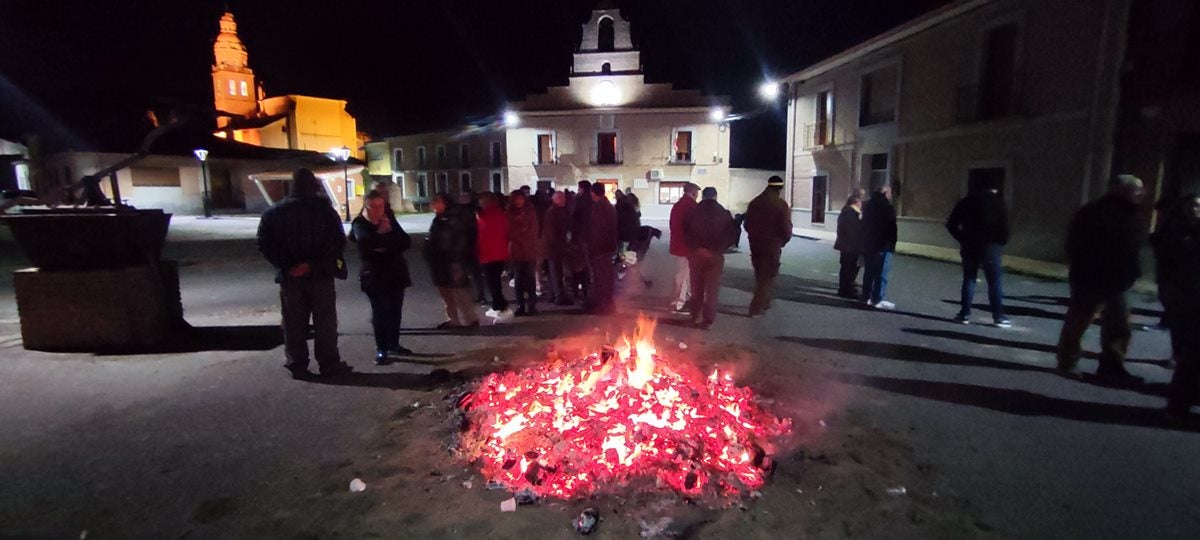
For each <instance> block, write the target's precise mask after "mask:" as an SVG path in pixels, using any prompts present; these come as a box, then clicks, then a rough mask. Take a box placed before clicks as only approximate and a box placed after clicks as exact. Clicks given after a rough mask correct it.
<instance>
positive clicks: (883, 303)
mask: <svg viewBox="0 0 1200 540" xmlns="http://www.w3.org/2000/svg"><path fill="white" fill-rule="evenodd" d="M875 309H886V310H889V311H890V310H893V309H896V304H893V303H891V302H888V301H887V300H880V301H879V303H877V304H875Z"/></svg>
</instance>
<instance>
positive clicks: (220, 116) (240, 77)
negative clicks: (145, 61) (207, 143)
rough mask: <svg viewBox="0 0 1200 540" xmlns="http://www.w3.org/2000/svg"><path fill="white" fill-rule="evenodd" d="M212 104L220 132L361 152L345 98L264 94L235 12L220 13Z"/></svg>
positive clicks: (279, 144)
mask: <svg viewBox="0 0 1200 540" xmlns="http://www.w3.org/2000/svg"><path fill="white" fill-rule="evenodd" d="M213 57H214V63H213V66H212V79H213V105H214V107H215V108H216V110H217V130H218V131H217V133H216V135H217V136H218V137H224V138H229V139H233V140H236V141H239V142H245V143H249V144H254V145H258V146H266V147H269V148H287V149H290V150H310V151H315V152H328V151H330V150H332V149H335V148H342V147H345V148H349V149H350V155H351V156H354V157H362V146H363V145H362V141H361V138H360V136H359V134H358V125H357V122H356V121H355V119H354V117H353V116H351V115H350V113H349V112H347V111H346V101H345V100H340V99H329V98H321V97H313V96H299V95H291V94H289V95H284V96H277V97H266V92H265V91H264V90H263V88H262V86H261V85H259V84H257V83H256V81H255V80H254V70H252V69H250V64H249V53H248V52H247V51H246V47H245V45H243V44H242V40H241V39H240V38H239V37H238V34H237V22H236V21H235V20H234V18H233V14H232V13H228V12H227V13H225V15H224V16H222V17H221V22H220V33H219V34H218V35H217V39H216V41H215V42H214V43H213Z"/></svg>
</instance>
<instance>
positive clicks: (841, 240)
mask: <svg viewBox="0 0 1200 540" xmlns="http://www.w3.org/2000/svg"><path fill="white" fill-rule="evenodd" d="M862 243H863V239H862V214H861V213H860V212H859V211H858V210H856V209H855V208H854V207H853V206H850V205H848V204H847V205H846V206H843V207H842V211H841V213H839V214H838V221H837V239H836V240H834V241H833V249H836V250H838V251H841V252H844V253H861V252H862Z"/></svg>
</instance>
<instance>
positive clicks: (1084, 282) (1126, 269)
mask: <svg viewBox="0 0 1200 540" xmlns="http://www.w3.org/2000/svg"><path fill="white" fill-rule="evenodd" d="M1144 240H1145V235H1144V233H1143V230H1142V220H1141V216H1140V215H1139V213H1138V207H1137V206H1136V205H1134V204H1132V203H1130V202H1129V201H1127V200H1125V199H1123V198H1121V197H1120V196H1118V195H1114V194H1109V195H1106V196H1104V197H1103V198H1101V199H1099V200H1097V201H1095V202H1093V203H1090V204H1088V205H1086V206H1084V207H1083V208H1080V209H1079V212H1078V213H1076V214H1075V218H1074V219H1072V220H1071V227H1070V229H1069V230H1068V231H1067V260H1068V262H1069V263H1070V265H1071V269H1070V280H1071V285H1073V286H1079V287H1083V288H1085V289H1087V290H1089V291H1093V292H1096V293H1100V294H1115V293H1119V292H1123V291H1126V290H1129V288H1130V287H1132V286H1133V284H1134V282H1135V281H1137V279H1138V278H1139V277H1141V275H1142V270H1141V267H1140V265H1139V262H1138V253H1139V252H1140V251H1141V248H1142V243H1143V241H1144Z"/></svg>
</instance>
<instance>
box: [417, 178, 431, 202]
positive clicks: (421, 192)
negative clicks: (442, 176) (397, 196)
mask: <svg viewBox="0 0 1200 540" xmlns="http://www.w3.org/2000/svg"><path fill="white" fill-rule="evenodd" d="M417 198H418V199H428V198H429V177H428V176H426V175H425V173H421V174H418V175H417Z"/></svg>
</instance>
